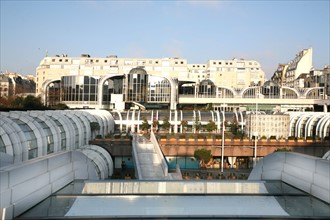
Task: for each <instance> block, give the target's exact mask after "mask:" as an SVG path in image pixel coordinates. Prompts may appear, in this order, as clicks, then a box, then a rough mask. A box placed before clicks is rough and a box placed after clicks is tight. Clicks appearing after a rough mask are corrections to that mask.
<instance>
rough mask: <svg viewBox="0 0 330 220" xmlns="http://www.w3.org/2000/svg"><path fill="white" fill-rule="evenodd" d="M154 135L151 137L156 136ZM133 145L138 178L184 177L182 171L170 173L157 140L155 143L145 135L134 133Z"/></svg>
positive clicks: (164, 178)
mask: <svg viewBox="0 0 330 220" xmlns="http://www.w3.org/2000/svg"><path fill="white" fill-rule="evenodd" d="M152 135H153V134H151V139H152V138H153V137H154V136H152ZM132 147H133V157H134V162H135V172H136V178H137V179H139V180H170V179H176V180H178V179H182V176H181V173H180V172H175V173H170V174H169V173H168V166H167V163H166V160H165V158H164V156H163V154H162V152H161V150H160V148H159V146H158V145H157V143H156V142H154V143H153V142H152V141H151V140H150V139H148V138H146V137H145V136H143V135H138V134H133V142H132ZM157 148H158V149H157Z"/></svg>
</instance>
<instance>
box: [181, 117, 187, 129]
mask: <svg viewBox="0 0 330 220" xmlns="http://www.w3.org/2000/svg"><path fill="white" fill-rule="evenodd" d="M187 126H188V122H187V121H186V120H182V121H181V127H182V131H186V130H187Z"/></svg>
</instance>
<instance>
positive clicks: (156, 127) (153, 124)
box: [152, 119, 159, 131]
mask: <svg viewBox="0 0 330 220" xmlns="http://www.w3.org/2000/svg"><path fill="white" fill-rule="evenodd" d="M158 126H159V121H158V120H157V119H154V120H153V121H152V127H153V129H154V131H157V129H158Z"/></svg>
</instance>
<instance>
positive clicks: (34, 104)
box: [23, 95, 45, 109]
mask: <svg viewBox="0 0 330 220" xmlns="http://www.w3.org/2000/svg"><path fill="white" fill-rule="evenodd" d="M23 108H25V109H44V108H45V106H44V105H43V104H42V102H41V99H40V98H37V97H35V96H32V95H28V96H26V97H25V98H24V99H23Z"/></svg>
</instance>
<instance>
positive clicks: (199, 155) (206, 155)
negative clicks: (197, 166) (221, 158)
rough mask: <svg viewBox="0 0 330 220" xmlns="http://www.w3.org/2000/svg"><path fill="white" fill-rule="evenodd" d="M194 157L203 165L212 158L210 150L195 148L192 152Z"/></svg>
mask: <svg viewBox="0 0 330 220" xmlns="http://www.w3.org/2000/svg"><path fill="white" fill-rule="evenodd" d="M194 157H195V158H196V159H197V160H199V161H200V162H201V164H202V166H205V164H207V163H208V162H209V161H210V160H211V158H212V154H211V150H206V149H197V150H195V152H194Z"/></svg>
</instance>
